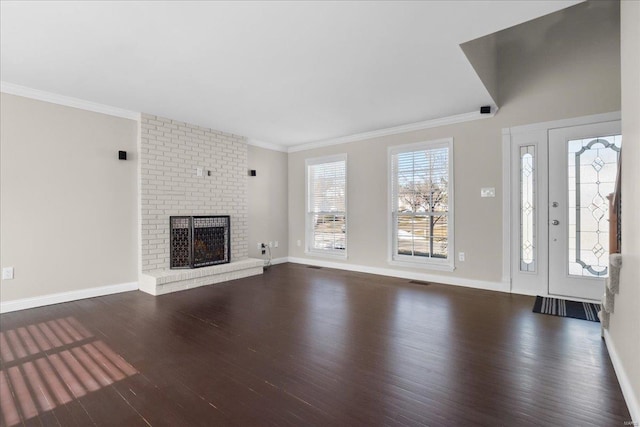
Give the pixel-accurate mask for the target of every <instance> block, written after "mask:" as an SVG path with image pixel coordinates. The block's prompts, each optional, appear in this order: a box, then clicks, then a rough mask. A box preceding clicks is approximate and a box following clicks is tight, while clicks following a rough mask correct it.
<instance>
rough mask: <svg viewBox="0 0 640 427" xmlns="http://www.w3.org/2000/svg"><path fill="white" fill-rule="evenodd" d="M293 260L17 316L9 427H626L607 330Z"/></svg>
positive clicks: (519, 301)
mask: <svg viewBox="0 0 640 427" xmlns="http://www.w3.org/2000/svg"><path fill="white" fill-rule="evenodd" d="M533 301H534V298H532V297H525V296H518V295H509V294H502V293H495V292H488V291H480V290H473V289H468V288H459V287H453V286H445V285H437V284H431V285H426V286H425V285H420V284H411V283H409V281H408V280H403V279H394V278H388V277H381V276H374V275H367V274H360V273H350V272H344V271H338V270H330V269H311V268H308V267H306V266H303V265H295V264H284V265H278V266H274V267H272V268H271V269H270V270H269V271H267V272H265V274H264V275H263V276H257V277H252V278H247V279H242V280H236V281H233V282H227V283H224V284H218V285H214V286H209V287H204V288H198V289H194V290H190V291H185V292H178V293H174V294H169V295H165V296H160V297H153V296H149V295H147V294H144V293H142V292H128V293H123V294H117V295H112V296H106V297H100V298H92V299H86V300H82V301H76V302H71V303H66V304H58V305H53V306H49V307H42V308H38V309H32V310H24V311H21V312H15V313H8V314H3V315H2V316H1V319H0V320H1V332H2V336H1V339H2V341H1V342H0V350H1V356H2V358H1V366H0V367H1V369H2V375H1V378H0V381H1V382H0V396H1V398H2V399H1V407H2V412H3V413H2V417H0V418H2V421H1V422H2V425H21V424H25V425H62V426H72V425H79V426H86V425H94V424H95V425H112V426H138V425H140V426H144V425H152V426H159V425H171V426H181V425H184V426H199V425H202V426H212V425H223V426H233V425H251V426H254V425H256V426H266V425H285V426H286V425H291V426H307V425H348V426H358V425H362V426H374V425H389V426H412V425H429V426H452V425H472V426H476V425H479V426H482V425H486V426H500V425H505V426H506V425H509V426H568V425H571V426H589V425H593V426H622V425H624V422H625V421H630V416H629V413H628V411H627V409H626V406H625V403H624V400H623V397H622V393H621V391H620V387H619V385H618V383H617V380H616V377H615V373H614V371H613V367H612V365H611V362H610V360H609V357H608V355H607V351H606V348H605V344H604V342H603V341H602V340H601V338H600V324H599V323H593V322H588V321H584V320H577V319H568V318H559V317H552V316H546V315H541V314H534V313H532V312H531V309H532V307H533Z"/></svg>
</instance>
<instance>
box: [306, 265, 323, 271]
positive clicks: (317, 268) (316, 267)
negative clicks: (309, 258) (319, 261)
mask: <svg viewBox="0 0 640 427" xmlns="http://www.w3.org/2000/svg"><path fill="white" fill-rule="evenodd" d="M307 268H313V269H315V270H320V269H321V268H322V267H318V266H317V265H307Z"/></svg>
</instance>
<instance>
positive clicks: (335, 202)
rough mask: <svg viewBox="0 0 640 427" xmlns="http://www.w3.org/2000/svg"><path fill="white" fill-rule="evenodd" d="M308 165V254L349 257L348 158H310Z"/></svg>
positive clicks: (339, 156) (342, 156)
mask: <svg viewBox="0 0 640 427" xmlns="http://www.w3.org/2000/svg"><path fill="white" fill-rule="evenodd" d="M306 166H307V215H306V216H307V218H306V230H307V236H306V238H307V241H306V248H307V252H309V253H317V254H327V255H334V256H340V257H346V255H347V254H346V252H347V194H346V193H347V185H346V181H347V156H346V154H341V155H337V156H330V157H322V158H317V159H308V160H307V162H306Z"/></svg>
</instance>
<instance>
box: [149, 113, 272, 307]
mask: <svg viewBox="0 0 640 427" xmlns="http://www.w3.org/2000/svg"><path fill="white" fill-rule="evenodd" d="M139 144H140V147H139V152H140V156H139V166H140V186H139V188H140V209H139V212H140V217H139V218H140V222H141V224H140V225H141V226H140V230H141V232H140V236H139V240H140V265H141V270H142V271H141V279H140V288H141V290H144V291H147V292H149V293H153V294H154V295H157V294H160V293H165V292H172V291H174V290H180V289H187V288H189V287H193V286H202V285H206V284H210V283H216V282H219V281H224V280H231V279H235V278H239V277H246V276H249V275H253V274H260V273H261V272H262V260H250V259H248V254H249V247H248V200H247V179H248V178H247V144H246V140H245V138H244V137H241V136H238V135H233V134H229V133H224V132H219V131H215V130H212V129H207V128H203V127H200V126H196V125H191V124H188V123H184V122H180V121H177V120H171V119H167V118H163V117H158V116H153V115H149V114H142V116H141V119H140V139H139ZM227 215H228V218H229V220H230V225H229V230H228V239H229V245H228V248H227V254H226V257H227V259H228V260H229V261H230V262H229V263H228V264H225V263H218V262H216V263H209V264H207V263H204V264H202V265H199V267H202V268H198V269H196V270H180V269H171V267H172V263H171V261H170V259H171V252H172V251H171V247H172V246H171V232H170V228H171V227H170V217H179V216H182V217H194V218H195V217H200V216H218V217H219V216H227ZM209 231H210V232H211V233H213V234H215V233H218V232H219V230H218V231H216V230H215V227H213V228H212V229H211V230H209ZM218 237H219V236H218ZM201 249H202V248H201ZM192 254H195V252H192ZM192 261H193V259H192ZM198 262H199V261H198ZM198 262H196V263H198ZM212 264H216V265H212ZM194 266H195V265H194ZM216 274H222V276H220V277H213V276H214V275H216ZM161 282H162V283H161Z"/></svg>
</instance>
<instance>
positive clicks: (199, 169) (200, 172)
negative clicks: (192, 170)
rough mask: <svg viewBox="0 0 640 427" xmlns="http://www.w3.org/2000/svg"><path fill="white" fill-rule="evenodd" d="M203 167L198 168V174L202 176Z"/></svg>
mask: <svg viewBox="0 0 640 427" xmlns="http://www.w3.org/2000/svg"><path fill="white" fill-rule="evenodd" d="M202 171H203V170H202V168H196V176H202Z"/></svg>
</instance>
